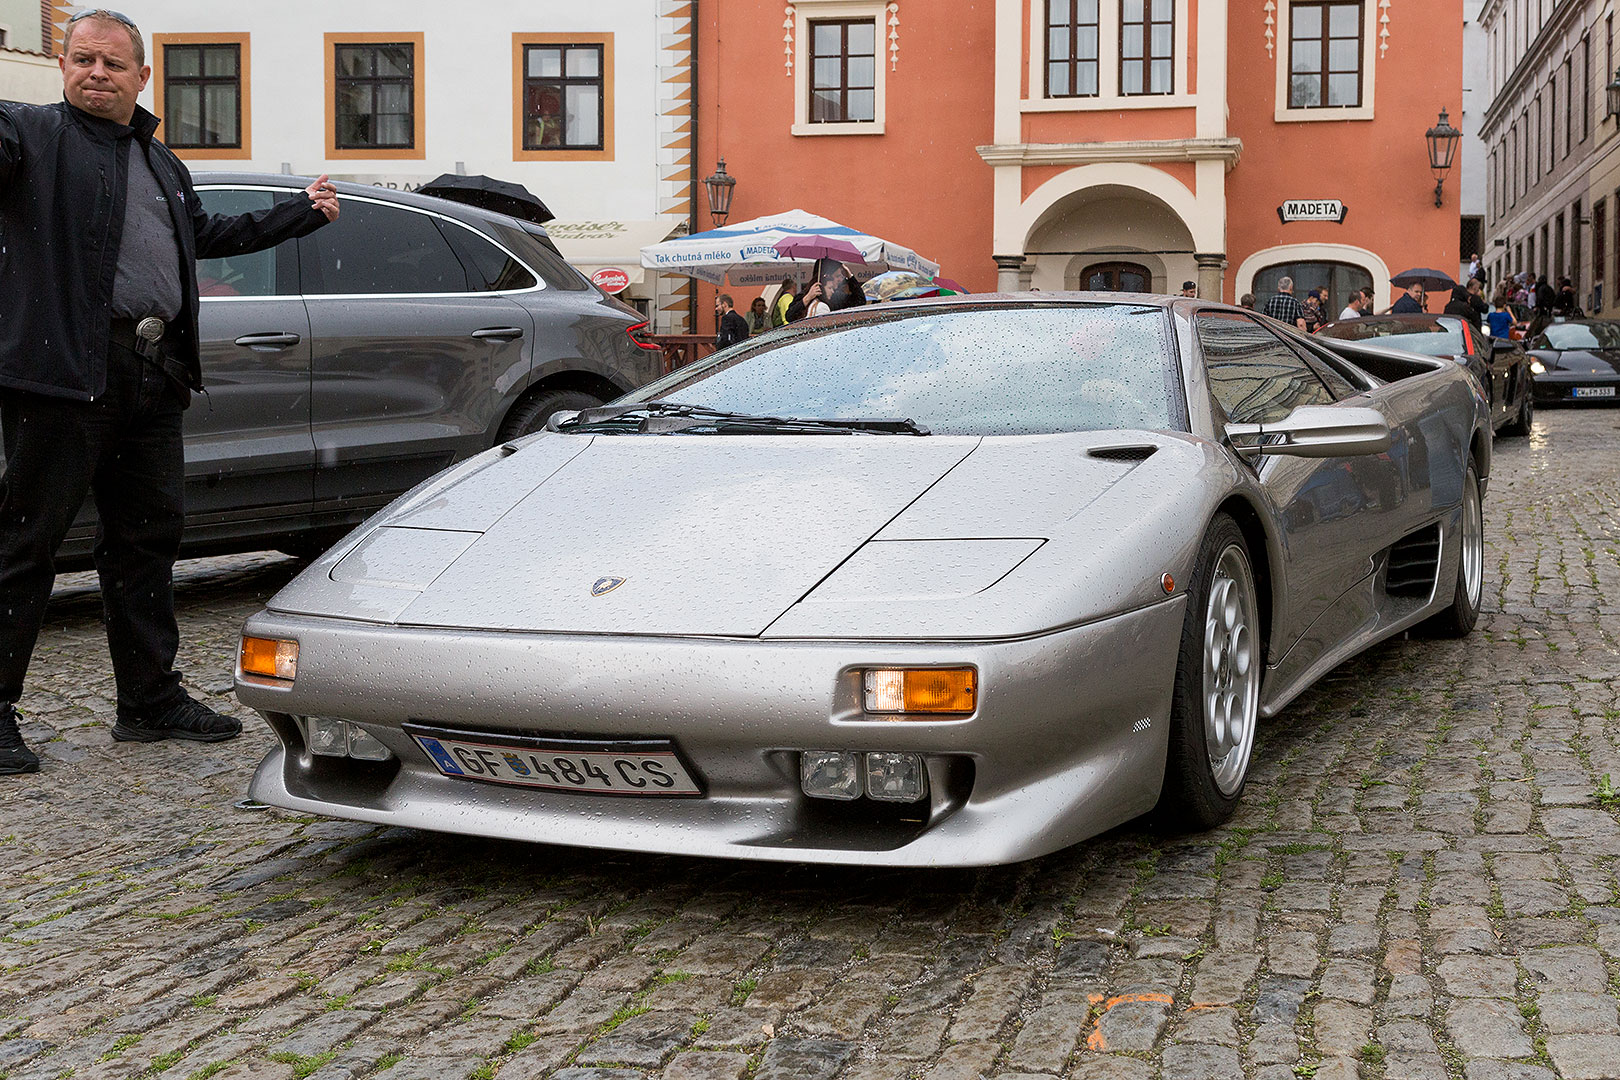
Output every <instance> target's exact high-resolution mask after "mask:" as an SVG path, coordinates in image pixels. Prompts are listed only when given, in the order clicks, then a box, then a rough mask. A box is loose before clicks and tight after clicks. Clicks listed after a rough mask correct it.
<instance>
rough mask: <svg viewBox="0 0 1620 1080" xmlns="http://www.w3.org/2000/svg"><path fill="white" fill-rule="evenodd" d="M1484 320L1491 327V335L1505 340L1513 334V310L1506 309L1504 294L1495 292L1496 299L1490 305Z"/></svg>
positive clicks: (1506, 303)
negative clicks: (1488, 312)
mask: <svg viewBox="0 0 1620 1080" xmlns="http://www.w3.org/2000/svg"><path fill="white" fill-rule="evenodd" d="M1485 321H1486V323H1487V324H1489V326H1490V328H1491V337H1493V338H1502V339H1503V340H1506V339H1508V338H1511V337H1512V336H1513V326H1514V318H1513V312H1511V311H1509V310H1508V302H1507V297H1506V296H1504V295H1503V294H1501V293H1497V294H1496V300H1495V302H1494V303H1492V305H1491V313H1490V314H1489V315H1487V316H1485Z"/></svg>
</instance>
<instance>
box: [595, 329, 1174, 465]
mask: <svg viewBox="0 0 1620 1080" xmlns="http://www.w3.org/2000/svg"><path fill="white" fill-rule="evenodd" d="M901 307H902V305H896V308H897V309H899V308H901ZM795 331H797V332H795ZM1179 386H1180V382H1179V378H1178V376H1177V372H1176V364H1175V360H1174V352H1173V350H1172V346H1171V343H1170V337H1169V326H1168V319H1167V318H1166V316H1165V312H1164V311H1163V310H1162V309H1161V308H1158V307H1148V306H1142V305H1134V304H1131V305H1126V304H1098V305H1061V306H1058V305H1052V306H1046V305H1041V306H1013V305H995V306H982V307H980V306H975V307H971V308H946V309H937V308H936V309H925V310H913V311H903V310H896V311H895V312H894V314H893V315H888V316H887V317H882V316H880V317H876V318H864V319H861V320H859V321H854V322H849V323H844V324H838V323H833V324H831V325H827V326H824V327H818V326H815V325H814V323H809V322H807V323H797V324H794V326H793V327H791V328H789V329H788V331H787V332H786V333H776V334H772V335H770V336H769V337H767V338H762V339H760V340H759V341H758V342H756V343H745V344H743V345H741V346H740V347H737V348H733V349H728V350H725V351H723V352H720V353H717V354H715V356H713V357H712V358H710V359H709V360H706V361H701V362H699V363H698V364H696V365H694V366H692V367H689V368H683V369H681V370H680V371H677V372H675V373H674V374H673V375H669V376H666V377H664V378H663V379H660V380H658V381H657V382H655V383H652V384H650V385H648V386H646V387H643V388H642V389H640V390H638V391H636V392H635V393H632V394H630V395H628V396H627V397H624V398H621V399H619V402H618V404H619V405H620V406H623V405H628V404H631V403H634V402H651V401H654V400H659V399H662V400H667V401H671V402H679V403H681V404H682V405H683V406H687V405H689V406H697V407H701V408H706V409H714V410H725V411H727V412H731V413H746V414H752V415H759V416H769V417H794V418H805V419H809V418H816V419H831V418H840V417H846V418H852V417H860V418H867V419H871V420H883V419H886V420H912V421H915V423H916V424H917V425H920V426H921V427H922V428H925V429H927V430H928V431H931V432H933V433H935V434H939V435H1031V434H1042V433H1048V432H1059V431H1092V430H1109V429H1122V428H1148V429H1176V428H1184V426H1185V425H1184V422H1183V421H1182V419H1181V418H1182V416H1183V414H1184V410H1183V408H1182V407H1181V406H1180V405H1179V404H1178V402H1179V400H1180V390H1179Z"/></svg>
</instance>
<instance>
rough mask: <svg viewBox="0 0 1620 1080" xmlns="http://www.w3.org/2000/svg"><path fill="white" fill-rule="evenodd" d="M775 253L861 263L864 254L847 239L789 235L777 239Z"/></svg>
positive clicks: (792, 257)
mask: <svg viewBox="0 0 1620 1080" xmlns="http://www.w3.org/2000/svg"><path fill="white" fill-rule="evenodd" d="M772 246H773V247H775V248H776V253H777V254H778V255H781V256H782V257H784V258H788V259H837V260H838V261H839V262H847V263H862V264H864V263H865V262H866V256H865V255H862V254H861V252H860V249H859V248H857V247H856V246H855V245H854V244H852V243H850V242H849V241H848V240H838V239H835V238H834V237H831V236H789V237H784V238H783V239H781V240H778V241H777V242H776V243H775V244H774V245H772Z"/></svg>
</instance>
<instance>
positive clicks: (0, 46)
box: [0, 0, 62, 105]
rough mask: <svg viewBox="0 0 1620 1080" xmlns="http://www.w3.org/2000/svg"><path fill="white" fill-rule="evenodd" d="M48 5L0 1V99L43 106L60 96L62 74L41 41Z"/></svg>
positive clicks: (36, 1) (31, 0)
mask: <svg viewBox="0 0 1620 1080" xmlns="http://www.w3.org/2000/svg"><path fill="white" fill-rule="evenodd" d="M51 14H52V9H51V6H50V4H48V3H46V4H41V3H40V0H0V100H3V101H27V102H30V103H32V104H35V105H43V104H46V103H48V102H52V101H57V100H59V99H60V98H61V97H62V72H61V70H60V69H59V68H58V67H57V65H56V60H55V59H54V58H53V57H52V55H51V49H50V45H49V43H48V42H47V41H46V40H45V31H46V27H47V25H48V23H49V21H50V18H51Z"/></svg>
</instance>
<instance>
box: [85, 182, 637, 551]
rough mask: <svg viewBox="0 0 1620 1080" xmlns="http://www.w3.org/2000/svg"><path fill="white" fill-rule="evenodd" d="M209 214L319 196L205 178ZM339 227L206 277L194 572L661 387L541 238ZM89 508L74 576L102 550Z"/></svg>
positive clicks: (411, 211) (192, 450)
mask: <svg viewBox="0 0 1620 1080" xmlns="http://www.w3.org/2000/svg"><path fill="white" fill-rule="evenodd" d="M195 180H196V184H197V193H198V196H199V197H200V198H201V199H202V204H203V207H204V208H205V209H206V210H207V211H208V212H210V213H214V214H240V213H244V212H247V211H252V210H259V209H263V208H265V207H268V206H270V205H271V204H272V203H273V202H275V201H277V200H280V199H289V198H303V197H304V195H303V188H304V186H305V185H306V184H308V183H309V181H308V179H302V178H295V177H292V176H281V175H254V174H244V173H206V172H204V173H198V174H196V176H195ZM337 187H338V193H339V196H340V198H341V213H340V214H339V217H338V220H337V221H336V222H334V223H332V224H330V225H327V226H326V227H324V228H321V229H318V230H316V231H315V232H314V233H312V234H310V235H309V236H306V237H303V238H302V239H298V240H289V241H287V242H285V243H283V244H280V245H278V246H277V247H274V248H271V249H270V250H268V251H261V252H256V253H254V254H251V255H237V256H232V257H230V258H224V259H206V260H200V261H199V262H198V264H197V271H198V286H199V289H200V291H201V294H202V303H201V309H200V314H199V322H200V330H201V341H200V345H201V349H202V372H203V384H204V386H205V387H206V388H207V391H206V393H204V394H201V395H198V396H197V397H195V398H194V399H193V400H192V404H191V408H190V409H189V410H187V412H186V415H185V452H186V488H185V500H186V531H185V537H184V540H183V542H182V554H183V555H203V554H214V553H220V552H225V551H251V550H257V549H263V548H280V549H281V550H284V551H290V552H293V553H296V554H306V553H314V552H317V551H319V550H322V549H324V548H325V547H326V545H327V544H329V543H330V542H331V541H333V540H335V539H336V538H337V537H339V536H341V535H342V534H343V533H344V532H346V531H347V530H348V529H349V528H350V527H352V526H353V525H355V524H358V523H359V522H360V521H362V520H364V519H365V518H366V517H368V516H369V515H370V514H371V513H372V512H373V511H375V510H377V509H378V508H380V507H382V506H384V505H386V504H387V503H388V502H389V501H390V500H392V499H393V498H394V497H395V496H397V495H399V494H400V493H401V492H403V491H406V490H407V489H409V488H411V487H413V486H415V485H416V484H417V483H419V482H420V481H422V480H425V479H427V478H428V477H429V476H432V475H433V474H434V473H436V472H438V471H439V470H441V469H443V468H445V467H446V466H448V465H451V464H453V463H455V462H457V461H460V460H462V459H463V458H468V457H471V456H472V455H474V454H476V453H479V452H480V451H483V450H487V449H489V448H490V447H491V446H493V445H495V444H497V443H499V442H503V441H505V440H508V439H513V438H516V437H518V436H521V435H525V434H528V433H530V432H533V431H538V430H539V429H540V428H542V427H544V426H545V422H546V420H547V419H549V418H550V416H551V414H552V413H555V412H557V411H559V410H562V409H581V408H589V407H591V406H593V405H600V404H602V403H603V402H605V401H608V400H610V399H612V398H615V397H618V396H619V395H620V394H623V393H625V392H626V391H629V390H632V389H634V388H636V387H637V386H640V385H642V384H643V383H646V382H649V381H651V380H652V379H653V378H655V377H657V376H658V375H659V374H661V373H662V371H663V356H662V352H661V351H660V350H659V348H658V346H656V345H655V344H653V343H652V342H651V341H649V340H648V339H647V322H646V320H645V319H644V318H643V317H642V316H641V315H640V314H639V313H638V312H636V311H635V310H634V309H633V308H630V307H628V306H627V305H625V304H623V303H621V302H619V301H618V300H615V299H613V298H612V297H610V296H608V295H607V294H605V293H603V292H602V291H601V290H599V289H597V288H596V286H594V285H592V284H591V283H590V281H588V280H586V278H585V277H584V276H583V275H581V274H580V273H579V272H578V271H576V270H575V269H574V268H573V267H571V266H569V265H568V264H567V263H566V262H564V261H563V259H562V256H561V255H560V254H558V252H557V249H556V247H555V246H554V245H553V244H552V242H551V240H550V239H549V238H548V237H547V236H546V234H545V230H544V229H543V228H542V227H540V226H539V225H535V224H532V223H530V222H527V221H521V220H519V219H517V218H513V217H508V216H506V215H504V214H498V213H493V212H490V211H487V210H482V209H478V208H475V207H472V206H468V205H465V204H463V203H459V202H451V201H448V200H445V199H438V198H431V197H428V196H422V195H414V194H410V193H406V192H400V191H391V190H385V189H383V188H376V187H367V186H363V185H359V184H342V183H340V184H338V185H337ZM95 527H96V523H95V514H94V510H93V509H92V508H91V507H90V506H89V505H88V504H87V505H86V507H85V510H84V511H83V513H82V515H81V516H80V518H79V520H78V521H77V522H75V524H74V527H73V529H72V531H71V532H70V533H69V534H68V537H67V540H66V541H65V542H64V544H63V546H62V550H61V554H60V557H59V560H58V563H59V565H62V566H65V567H73V566H80V565H83V564H84V563H85V562H86V561H87V556H88V555H89V553H90V549H91V546H92V544H93V543H94V539H95Z"/></svg>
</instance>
